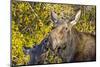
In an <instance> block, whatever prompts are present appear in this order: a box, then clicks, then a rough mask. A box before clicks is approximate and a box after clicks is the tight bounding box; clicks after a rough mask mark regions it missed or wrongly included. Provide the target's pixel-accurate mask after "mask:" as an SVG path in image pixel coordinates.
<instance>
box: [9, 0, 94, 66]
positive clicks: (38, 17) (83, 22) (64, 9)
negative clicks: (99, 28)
mask: <svg viewBox="0 0 100 67" xmlns="http://www.w3.org/2000/svg"><path fill="white" fill-rule="evenodd" d="M78 9H81V10H82V15H81V18H80V20H79V21H78V23H77V25H76V26H75V27H76V29H77V30H79V31H81V32H89V33H93V34H95V29H96V26H95V25H96V14H95V13H96V7H95V6H92V5H91V6H89V5H71V4H51V3H38V2H22V1H14V0H12V5H11V11H12V13H11V16H12V48H11V50H12V57H11V59H12V60H11V61H12V64H13V65H26V64H27V62H28V61H29V59H30V57H29V56H26V55H25V54H24V53H23V51H22V46H24V45H25V46H27V47H32V46H35V45H37V44H39V43H40V42H41V40H42V39H43V38H44V37H45V36H46V35H48V33H49V32H50V31H51V29H52V26H53V24H52V21H51V19H50V13H51V11H52V10H54V11H55V12H56V13H57V14H58V16H59V17H62V15H63V14H62V13H64V16H65V17H67V18H68V19H69V18H71V17H73V16H74V15H75V14H76V12H77V10H78ZM47 58H48V60H49V62H50V63H54V62H55V60H57V63H61V59H60V58H59V57H53V56H52V55H50V54H48V57H47Z"/></svg>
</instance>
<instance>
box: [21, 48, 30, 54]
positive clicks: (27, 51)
mask: <svg viewBox="0 0 100 67" xmlns="http://www.w3.org/2000/svg"><path fill="white" fill-rule="evenodd" d="M22 49H23V52H24V54H26V55H28V54H29V53H30V49H29V48H27V47H25V46H23V47H22Z"/></svg>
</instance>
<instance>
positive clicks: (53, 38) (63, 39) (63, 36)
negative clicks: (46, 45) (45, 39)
mask: <svg viewBox="0 0 100 67" xmlns="http://www.w3.org/2000/svg"><path fill="white" fill-rule="evenodd" d="M80 15H81V10H79V11H78V12H77V14H76V16H75V18H74V20H72V21H69V20H67V19H63V18H61V19H58V17H57V14H56V13H55V12H54V11H52V12H51V19H52V21H53V24H54V29H53V30H52V31H51V32H50V44H51V45H52V49H56V48H58V47H59V46H62V44H66V43H68V41H69V40H70V36H71V31H72V27H73V26H74V25H75V24H76V23H77V21H78V20H79V18H80Z"/></svg>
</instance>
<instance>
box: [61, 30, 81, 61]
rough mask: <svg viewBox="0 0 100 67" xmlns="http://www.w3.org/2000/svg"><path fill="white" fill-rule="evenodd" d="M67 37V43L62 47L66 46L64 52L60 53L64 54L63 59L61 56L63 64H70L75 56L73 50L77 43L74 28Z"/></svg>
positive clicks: (77, 36) (76, 33) (76, 32)
mask: <svg viewBox="0 0 100 67" xmlns="http://www.w3.org/2000/svg"><path fill="white" fill-rule="evenodd" d="M69 37H70V38H69V39H68V42H67V43H66V44H64V45H66V47H65V50H63V52H62V53H64V54H63V55H64V56H65V57H63V55H62V59H63V61H64V62H71V61H72V59H73V57H74V55H75V50H76V47H77V44H78V41H79V39H78V38H79V33H78V31H77V30H76V29H75V28H72V29H71V30H70V33H69Z"/></svg>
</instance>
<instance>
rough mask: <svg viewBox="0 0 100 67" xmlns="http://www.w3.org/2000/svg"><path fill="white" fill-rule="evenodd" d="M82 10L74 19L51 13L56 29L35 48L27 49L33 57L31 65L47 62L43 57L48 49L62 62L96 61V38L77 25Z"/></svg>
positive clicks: (25, 50)
mask: <svg viewBox="0 0 100 67" xmlns="http://www.w3.org/2000/svg"><path fill="white" fill-rule="evenodd" d="M80 16H81V10H79V11H78V12H77V13H76V15H75V17H74V19H72V20H69V19H65V18H58V16H57V14H56V13H55V12H54V11H51V20H52V22H53V24H54V28H53V29H52V31H51V32H50V33H49V34H48V36H47V38H44V39H43V41H42V42H41V43H40V44H39V45H38V46H37V47H34V48H30V49H25V48H24V52H25V53H28V54H29V55H30V56H31V57H30V58H31V59H30V61H29V64H39V62H38V61H37V60H40V59H42V60H40V61H42V64H44V63H45V62H44V61H43V60H44V59H43V58H42V57H41V55H43V54H45V53H46V51H47V50H46V48H50V49H51V51H52V52H53V53H54V54H55V55H57V56H59V57H60V58H61V59H62V62H81V61H82V62H85V61H95V60H96V41H95V40H96V36H95V35H93V34H91V33H86V32H79V31H77V29H75V27H74V26H75V25H76V24H77V22H78V21H79V19H80Z"/></svg>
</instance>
